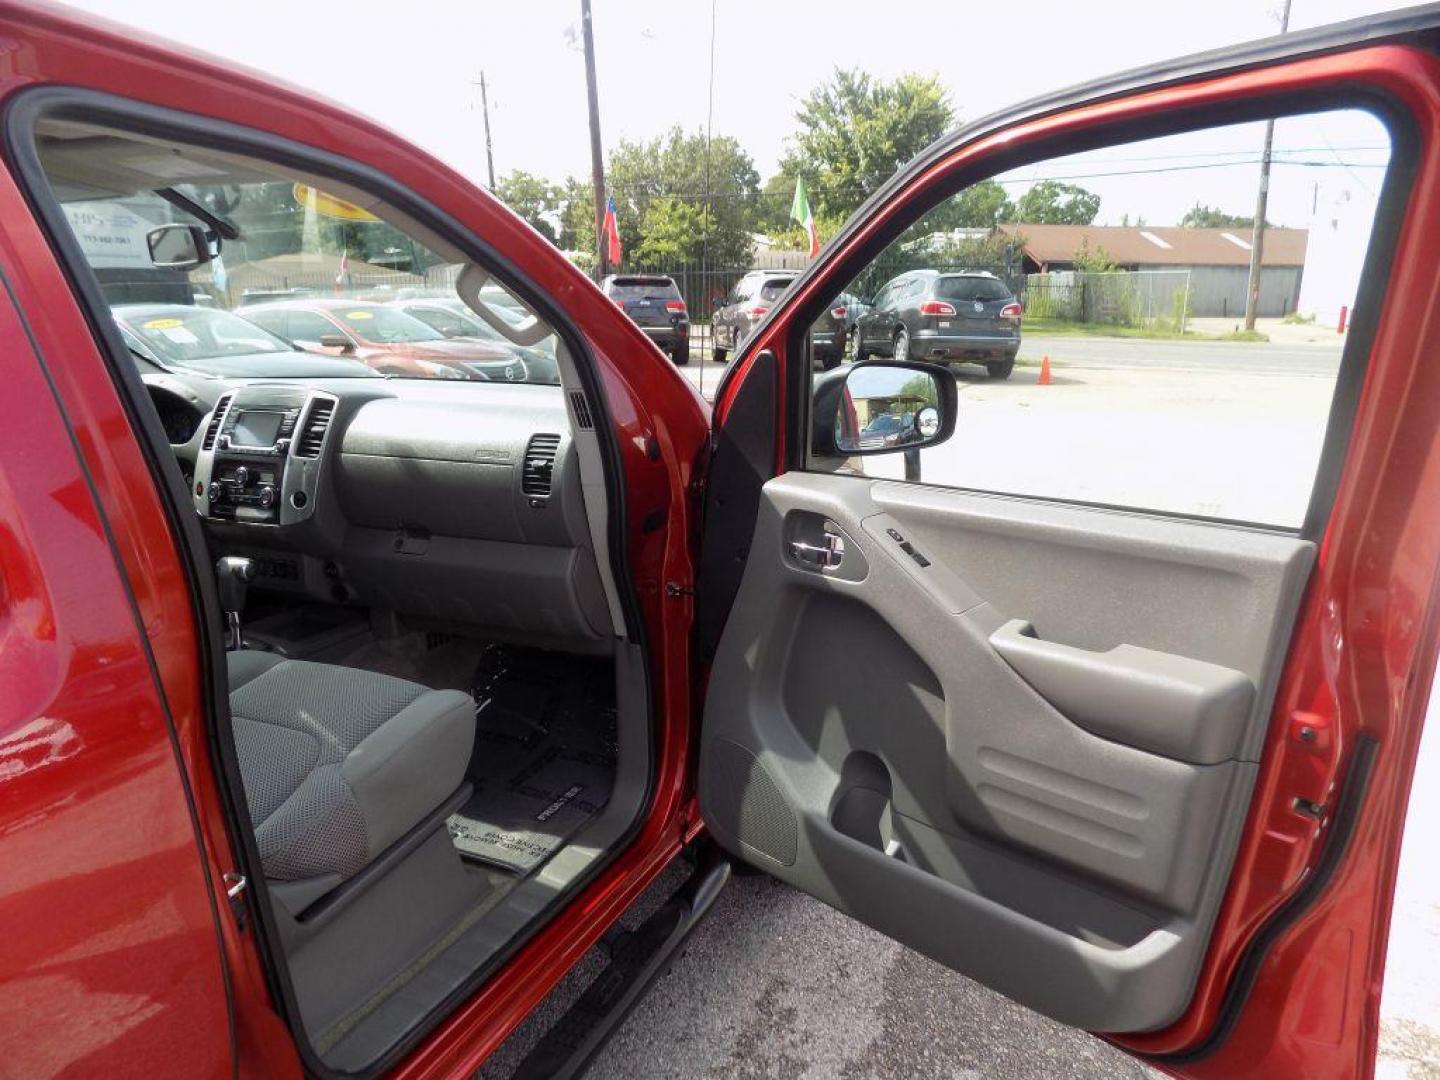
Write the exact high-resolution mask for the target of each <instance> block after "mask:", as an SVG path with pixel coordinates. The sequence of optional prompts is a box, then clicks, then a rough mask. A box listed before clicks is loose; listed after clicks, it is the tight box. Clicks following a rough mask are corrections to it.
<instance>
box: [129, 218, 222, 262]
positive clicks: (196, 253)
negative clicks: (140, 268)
mask: <svg viewBox="0 0 1440 1080" xmlns="http://www.w3.org/2000/svg"><path fill="white" fill-rule="evenodd" d="M145 243H146V244H147V245H148V246H149V248H150V264H151V265H152V266H156V267H159V268H161V269H164V270H194V269H195V268H196V267H197V266H204V265H205V264H206V263H208V262H210V261H211V260H212V259H214V258H215V254H214V253H212V252H211V250H210V237H209V235H208V234H207V233H206V232H205V229H204V228H203V227H202V226H200V225H181V224H178V223H177V224H171V225H161V226H160V227H159V228H157V229H151V230H150V231H149V232H148V233H146V234H145ZM215 246H216V251H217V252H218V250H219V246H220V240H219V237H216V240H215Z"/></svg>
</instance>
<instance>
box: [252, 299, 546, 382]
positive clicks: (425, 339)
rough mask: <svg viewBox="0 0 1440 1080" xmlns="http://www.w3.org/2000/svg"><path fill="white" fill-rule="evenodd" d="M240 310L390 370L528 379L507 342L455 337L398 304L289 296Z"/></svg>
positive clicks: (309, 343)
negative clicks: (452, 338) (450, 337)
mask: <svg viewBox="0 0 1440 1080" xmlns="http://www.w3.org/2000/svg"><path fill="white" fill-rule="evenodd" d="M239 313H240V314H241V315H242V316H244V317H245V318H246V319H248V320H250V321H251V322H252V323H254V324H255V325H256V326H261V327H264V328H265V329H266V330H269V331H270V332H271V333H272V334H275V335H277V336H279V337H281V338H283V339H284V340H286V341H290V342H294V343H295V345H297V346H298V347H300V348H302V349H305V350H307V351H309V352H319V353H326V354H328V355H331V356H353V357H354V358H355V359H357V360H360V361H362V362H363V363H366V364H369V365H370V366H371V367H372V368H374V369H375V370H376V371H378V372H380V373H381V374H385V375H399V376H406V375H422V376H424V377H426V378H451V379H485V380H487V381H492V382H496V381H498V382H525V381H526V379H527V377H528V376H527V374H526V371H525V363H524V361H522V360H521V359H520V358H519V357H518V356H516V355H515V352H514V350H512V349H510V348H509V347H508V346H497V345H491V344H489V343H487V342H483V341H474V340H461V341H457V340H451V339H449V338H446V337H445V335H444V334H442V333H440V331H438V330H434V329H432V328H431V327H429V326H426V325H425V324H424V323H423V322H421V321H420V320H419V319H417V318H414V317H413V316H411V315H407V314H406V313H405V312H403V311H400V310H399V309H398V308H393V307H390V306H389V305H387V304H379V303H376V302H374V301H372V300H346V299H342V298H325V299H307V300H287V301H283V302H281V303H274V304H254V305H247V306H245V307H242V308H240V309H239Z"/></svg>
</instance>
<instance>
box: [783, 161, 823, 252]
mask: <svg viewBox="0 0 1440 1080" xmlns="http://www.w3.org/2000/svg"><path fill="white" fill-rule="evenodd" d="M790 220H791V221H798V222H799V223H800V227H801V228H802V229H804V230H805V232H806V233H807V234H808V235H809V237H810V258H812V259H813V258H814V257H815V256H816V255H819V254H820V233H819V231H818V230H817V229H816V228H815V215H814V214H812V213H811V212H810V197H809V196H808V195H806V194H805V178H804V177H803V176H797V177H796V178H795V201H794V202H792V203H791V204H790Z"/></svg>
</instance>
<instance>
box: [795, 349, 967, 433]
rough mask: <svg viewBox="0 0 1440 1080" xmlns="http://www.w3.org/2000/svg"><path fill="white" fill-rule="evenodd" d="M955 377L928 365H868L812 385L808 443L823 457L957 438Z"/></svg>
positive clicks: (883, 362)
mask: <svg viewBox="0 0 1440 1080" xmlns="http://www.w3.org/2000/svg"><path fill="white" fill-rule="evenodd" d="M956 403H957V394H956V390H955V376H953V375H952V374H950V372H949V371H947V370H945V369H944V368H937V367H935V366H934V365H932V364H921V363H896V362H895V361H893V360H877V361H874V362H871V361H866V362H864V363H860V364H851V365H850V366H849V367H842V368H837V369H835V370H834V371H830V372H826V373H825V374H823V375H821V376H819V377H817V378H816V380H815V403H814V409H813V410H812V412H811V416H812V418H813V420H812V426H811V441H812V445H813V448H814V452H815V453H816V454H817V455H819V456H821V457H854V456H857V455H863V454H887V453H894V452H896V451H902V450H921V449H923V448H925V447H927V446H935V445H937V444H938V443H942V442H944V441H945V440H946V439H948V438H950V436H951V435H953V434H954V433H955V411H956Z"/></svg>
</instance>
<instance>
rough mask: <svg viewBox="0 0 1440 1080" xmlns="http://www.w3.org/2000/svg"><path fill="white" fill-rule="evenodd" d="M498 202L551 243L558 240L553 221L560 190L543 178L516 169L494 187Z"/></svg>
mask: <svg viewBox="0 0 1440 1080" xmlns="http://www.w3.org/2000/svg"><path fill="white" fill-rule="evenodd" d="M495 194H496V196H498V197H499V199H500V201H501V202H503V203H504V204H505V205H506V206H508V207H510V209H511V210H514V211H515V213H517V214H519V215H520V216H521V217H522V218H524V219H525V220H526V221H528V222H529V223H530V225H531V226H533V227H534V229H535V230H536V232H538V233H539V234H540V235H541V236H543V237H545V239H546V240H549V241H550V242H551V243H552V244H553V243H555V241H556V240H557V239H558V238H559V232H558V230H557V229H556V227H555V219H556V218H557V217H558V216H559V213H560V208H561V203H560V200H561V191H560V189H559V188H558V187H556V185H554V184H552V183H550V181H548V180H546V179H545V178H544V177H543V176H536V175H535V174H534V173H527V172H524V171H522V170H520V169H516V170H514V171H513V172H511V173H510V174H509V175H508V176H502V177H501V178H500V182H499V183H498V184H496V185H495Z"/></svg>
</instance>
